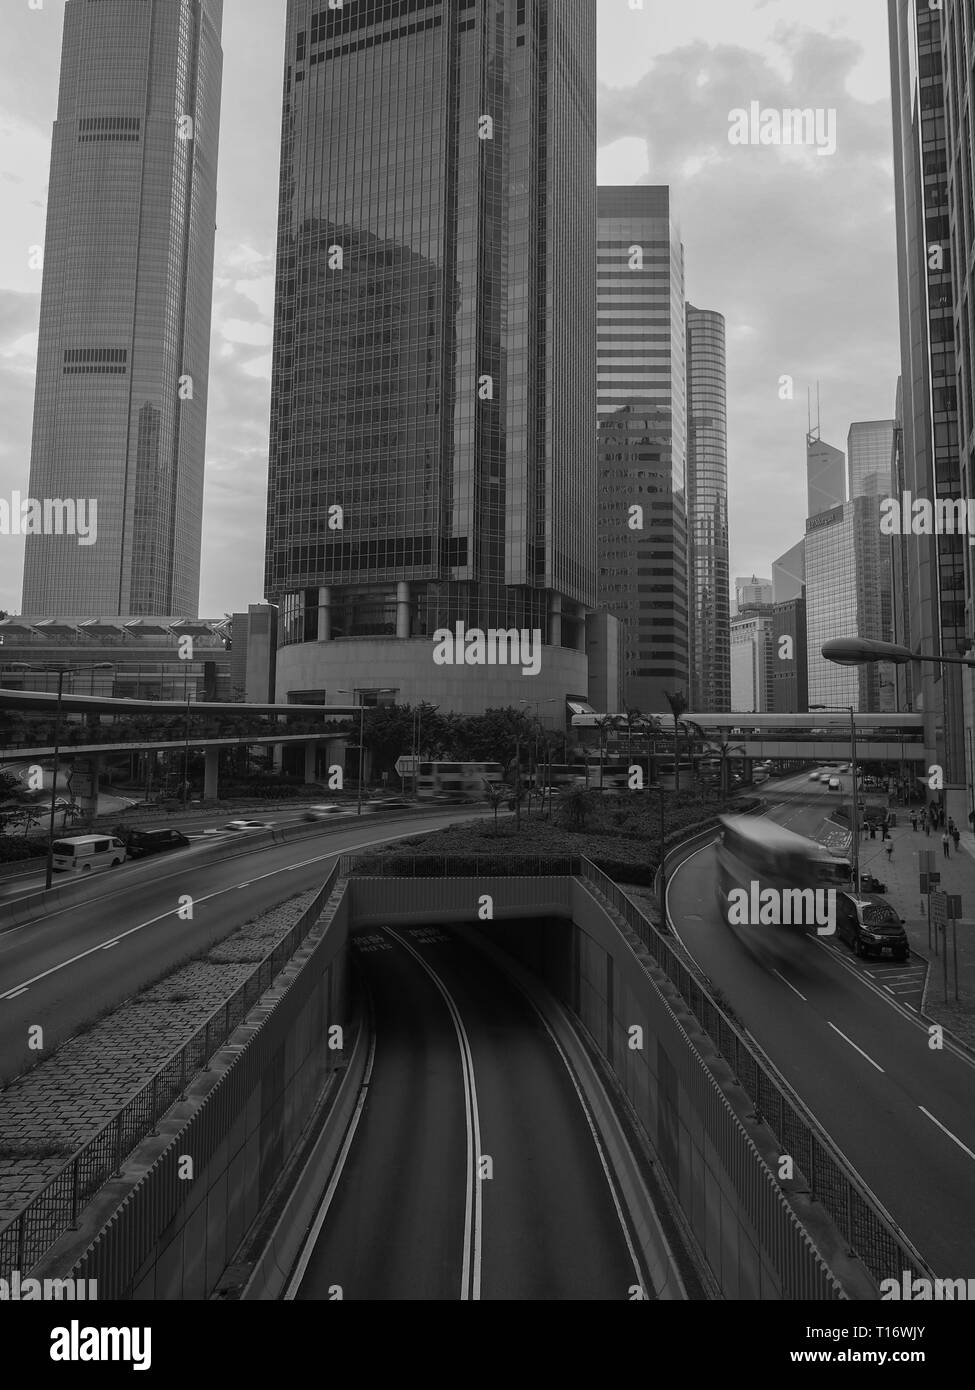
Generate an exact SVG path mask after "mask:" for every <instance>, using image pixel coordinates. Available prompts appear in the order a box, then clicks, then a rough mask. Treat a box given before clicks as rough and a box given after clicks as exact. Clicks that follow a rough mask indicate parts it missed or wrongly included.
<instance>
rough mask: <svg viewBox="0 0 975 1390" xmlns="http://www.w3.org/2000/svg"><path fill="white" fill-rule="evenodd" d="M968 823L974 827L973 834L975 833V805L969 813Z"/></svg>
mask: <svg viewBox="0 0 975 1390" xmlns="http://www.w3.org/2000/svg"><path fill="white" fill-rule="evenodd" d="M968 824H969V825H970V826H971V827H972V834H973V835H975V807H972V809H971V810H970V811H969V813H968Z"/></svg>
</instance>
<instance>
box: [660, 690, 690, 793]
mask: <svg viewBox="0 0 975 1390" xmlns="http://www.w3.org/2000/svg"><path fill="white" fill-rule="evenodd" d="M664 694H665V695H666V697H667V703H668V705H669V706H670V712H671V714H672V715H673V716H674V791H675V792H679V791H680V719H681V715H682V714H683V713H684V712H685V711H686V709H687V696H686V695H685V694H684V692H683V690H678V691H675V693H674V694H673V695H672V694H671V693H670V691H669V690H665V691H664Z"/></svg>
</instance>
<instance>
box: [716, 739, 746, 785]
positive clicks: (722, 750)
mask: <svg viewBox="0 0 975 1390" xmlns="http://www.w3.org/2000/svg"><path fill="white" fill-rule="evenodd" d="M708 749H709V750H710V751H711V752H713V753H717V754H718V755H719V757H720V758H721V772H720V776H721V788H720V790H721V795H722V796H727V795H728V792H729V790H730V788H729V786H728V772H729V768H730V758H731V755H732V754H733V753H740V754H741V755H742V757H744V756H745V749H744V748H743V747H742V745H741V744H740V743H709V744H708Z"/></svg>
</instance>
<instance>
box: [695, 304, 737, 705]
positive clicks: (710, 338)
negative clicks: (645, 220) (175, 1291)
mask: <svg viewBox="0 0 975 1390" xmlns="http://www.w3.org/2000/svg"><path fill="white" fill-rule="evenodd" d="M687 512H688V545H689V557H688V608H689V627H690V677H691V703H690V707H691V709H692V710H699V711H701V713H712V714H721V713H724V712H725V711H727V710H729V709H730V708H731V594H730V590H729V573H728V569H729V560H728V428H727V385H726V371H725V322H724V318H723V317H722V315H721V314H717V313H714V312H713V311H712V310H710V309H696V308H695V307H694V305H693V304H688V306H687Z"/></svg>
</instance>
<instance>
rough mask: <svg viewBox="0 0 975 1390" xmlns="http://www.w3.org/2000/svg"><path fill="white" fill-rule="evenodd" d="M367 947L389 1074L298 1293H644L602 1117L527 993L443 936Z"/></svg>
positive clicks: (363, 1122)
mask: <svg viewBox="0 0 975 1390" xmlns="http://www.w3.org/2000/svg"><path fill="white" fill-rule="evenodd" d="M356 946H357V961H358V964H359V965H360V966H361V967H362V973H363V976H364V979H365V981H366V984H367V986H368V989H369V991H370V993H371V995H372V999H373V1007H374V1017H375V1056H374V1064H373V1069H372V1073H371V1076H370V1078H369V1085H368V1093H367V1099H366V1102H365V1105H364V1108H363V1110H362V1114H361V1118H360V1121H359V1124H358V1128H357V1129H356V1131H355V1137H354V1140H353V1142H352V1144H351V1147H350V1148H349V1150H348V1155H347V1158H346V1161H345V1165H344V1168H343V1169H342V1172H341V1177H340V1178H339V1180H338V1182H337V1183H336V1184H334V1192H333V1193H332V1194H331V1198H330V1201H328V1205H327V1208H323V1210H322V1211H320V1213H319V1220H320V1222H321V1224H320V1227H319V1229H317V1230H316V1229H315V1226H313V1228H312V1237H311V1239H310V1241H309V1243H308V1248H307V1250H306V1252H305V1255H304V1257H303V1259H302V1261H301V1264H300V1268H299V1271H298V1273H297V1274H296V1275H295V1276H294V1278H295V1282H296V1283H297V1280H298V1278H299V1277H300V1284H299V1285H298V1287H297V1292H296V1293H295V1294H294V1296H296V1297H297V1298H299V1299H328V1298H330V1297H335V1296H336V1295H335V1292H334V1290H335V1286H339V1287H340V1288H341V1290H342V1297H343V1298H345V1299H369V1300H373V1299H378V1300H384V1299H406V1300H442V1299H446V1300H451V1299H466V1298H482V1299H509V1300H561V1299H572V1300H574V1299H586V1300H612V1299H617V1300H624V1301H626V1300H630V1299H632V1298H633V1297H634V1294H633V1288H634V1286H637V1285H638V1286H639V1287H640V1288H641V1289H642V1288H644V1287H645V1284H644V1280H643V1278H642V1277H641V1275H640V1273H639V1272H638V1269H637V1266H636V1265H635V1262H634V1256H633V1255H632V1254H631V1249H630V1245H629V1243H628V1237H627V1235H626V1233H625V1231H624V1228H623V1225H622V1221H621V1217H620V1215H619V1214H618V1211H617V1207H616V1204H615V1201H614V1198H613V1194H612V1192H611V1189H610V1186H609V1182H608V1179H607V1176H606V1173H605V1172H604V1170H603V1166H602V1163H601V1160H600V1156H599V1153H598V1151H597V1148H596V1142H595V1140H594V1138H593V1134H592V1132H591V1131H590V1128H589V1123H588V1121H587V1118H586V1114H585V1112H584V1111H583V1109H582V1105H581V1102H580V1100H579V1098H578V1096H577V1094H576V1090H575V1086H574V1084H573V1081H572V1079H571V1078H570V1076H569V1073H568V1071H567V1070H566V1066H565V1063H564V1062H563V1060H562V1058H561V1056H560V1053H559V1051H558V1050H557V1049H556V1047H555V1045H554V1043H553V1042H552V1040H551V1038H550V1036H549V1034H548V1032H547V1030H546V1029H545V1028H544V1026H543V1025H542V1023H541V1022H540V1020H539V1019H538V1018H537V1016H536V1015H535V1013H534V1011H533V1010H532V1009H531V1007H530V1006H529V1005H528V1004H527V1002H526V1001H525V1000H524V998H523V996H522V995H521V994H520V993H519V992H518V991H517V989H516V988H515V987H514V986H513V985H512V984H511V983H510V982H509V980H508V979H507V977H506V976H505V975H504V974H502V973H501V972H500V971H499V970H498V969H497V968H496V967H495V966H494V965H493V964H491V963H490V962H488V961H487V960H485V958H484V957H483V956H482V955H481V954H480V953H479V952H477V951H476V950H475V949H474V948H473V947H471V946H469V945H467V944H466V943H465V942H464V940H463V939H461V938H460V937H459V936H455V935H453V934H449V933H445V932H443V931H441V930H439V929H433V930H431V929H429V928H426V929H424V928H412V929H397V930H396V931H392V930H387V931H382V932H380V931H372V932H366V933H360V934H358V936H357V938H356ZM424 967H426V968H424ZM487 1160H490V1164H491V1170H490V1171H491V1173H492V1175H491V1176H490V1177H487V1176H484V1177H478V1176H476V1174H477V1173H478V1172H482V1173H486V1172H487V1171H488V1168H487Z"/></svg>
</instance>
